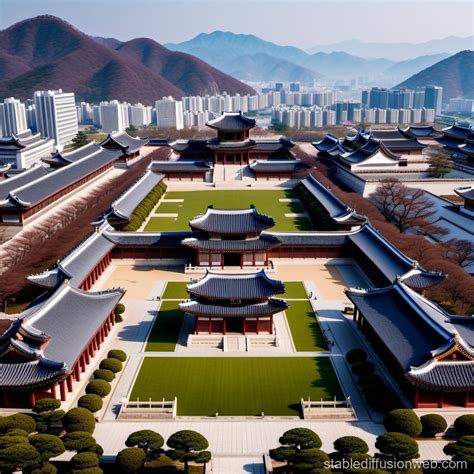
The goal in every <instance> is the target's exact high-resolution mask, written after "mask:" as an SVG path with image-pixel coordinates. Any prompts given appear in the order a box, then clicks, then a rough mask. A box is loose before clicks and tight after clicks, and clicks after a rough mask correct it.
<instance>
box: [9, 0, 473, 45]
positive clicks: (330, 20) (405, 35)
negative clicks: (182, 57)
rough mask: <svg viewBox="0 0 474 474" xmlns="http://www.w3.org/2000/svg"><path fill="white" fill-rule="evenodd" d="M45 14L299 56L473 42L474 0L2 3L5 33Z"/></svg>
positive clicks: (125, 31)
mask: <svg viewBox="0 0 474 474" xmlns="http://www.w3.org/2000/svg"><path fill="white" fill-rule="evenodd" d="M41 14H51V15H56V16H59V17H61V18H63V19H64V20H67V21H69V22H70V23H72V24H73V25H74V26H76V27H77V28H79V29H80V30H81V31H83V32H85V33H87V34H90V35H94V36H104V37H114V38H117V39H120V40H125V41H126V40H129V39H132V38H137V37H149V38H152V39H154V40H156V41H158V42H159V43H162V44H165V43H169V42H175V43H177V42H181V41H185V40H187V39H190V38H192V37H194V36H196V35H197V34H199V33H202V32H206V33H210V32H212V31H215V30H223V31H232V32H234V33H244V34H254V35H256V36H259V37H261V38H263V39H265V40H268V41H273V42H275V43H277V44H285V45H286V44H288V45H293V46H298V47H300V48H311V47H314V46H316V45H322V44H330V43H337V42H339V41H344V40H352V39H357V40H360V41H366V42H386V43H394V42H413V43H415V42H416V43H417V42H424V41H429V40H431V39H438V38H444V37H446V36H451V35H453V36H463V37H465V36H469V35H472V34H474V32H473V30H474V21H473V16H474V2H472V0H411V1H407V0H366V1H359V0H332V1H327V0H306V1H301V0H285V1H284V0H206V1H201V0H132V1H131V0H0V28H1V29H4V28H7V27H8V26H10V25H12V24H13V23H16V22H17V21H20V20H24V19H26V18H30V17H33V16H37V15H41Z"/></svg>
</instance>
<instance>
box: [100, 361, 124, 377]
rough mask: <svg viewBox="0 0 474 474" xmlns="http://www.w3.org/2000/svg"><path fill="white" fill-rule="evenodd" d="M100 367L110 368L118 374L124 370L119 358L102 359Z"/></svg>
mask: <svg viewBox="0 0 474 474" xmlns="http://www.w3.org/2000/svg"><path fill="white" fill-rule="evenodd" d="M99 367H100V368H101V369H106V370H110V371H112V372H113V373H114V374H116V373H117V372H120V371H121V370H122V362H120V361H119V360H118V359H104V360H103V361H101V363H100V365H99Z"/></svg>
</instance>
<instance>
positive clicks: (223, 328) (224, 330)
mask: <svg viewBox="0 0 474 474" xmlns="http://www.w3.org/2000/svg"><path fill="white" fill-rule="evenodd" d="M222 332H223V333H224V336H225V333H226V332H227V324H226V319H225V318H222ZM466 406H467V405H466Z"/></svg>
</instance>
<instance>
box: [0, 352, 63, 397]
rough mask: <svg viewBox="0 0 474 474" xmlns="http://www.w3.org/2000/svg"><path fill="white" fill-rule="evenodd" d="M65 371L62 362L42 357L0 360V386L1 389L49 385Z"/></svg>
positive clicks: (24, 388) (22, 388)
mask: <svg viewBox="0 0 474 474" xmlns="http://www.w3.org/2000/svg"><path fill="white" fill-rule="evenodd" d="M65 373H66V368H65V366H64V364H62V363H58V362H53V361H48V360H44V359H38V360H31V361H28V362H10V363H8V362H7V363H4V362H0V387H1V388H2V389H3V390H15V391H17V390H30V389H31V388H33V387H41V386H43V385H51V384H52V383H54V382H56V381H58V380H60V379H62V378H63V377H64V375H65Z"/></svg>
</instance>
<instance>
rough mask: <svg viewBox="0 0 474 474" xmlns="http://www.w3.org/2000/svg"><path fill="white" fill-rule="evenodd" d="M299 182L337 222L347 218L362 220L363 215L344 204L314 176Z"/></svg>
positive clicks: (344, 220)
mask: <svg viewBox="0 0 474 474" xmlns="http://www.w3.org/2000/svg"><path fill="white" fill-rule="evenodd" d="M301 183H302V184H303V185H304V187H305V188H306V189H307V190H308V191H309V192H310V193H311V194H312V195H313V196H314V198H315V199H316V200H317V201H318V202H319V203H320V204H321V206H323V207H324V209H325V210H326V212H327V213H328V214H329V216H330V217H331V219H334V220H335V221H336V222H337V223H342V222H346V221H349V220H357V221H361V222H362V221H364V220H365V218H364V217H363V216H360V215H358V214H357V213H356V212H355V210H354V209H351V208H350V207H349V206H346V205H345V204H344V203H343V202H342V201H341V200H340V199H339V198H338V197H337V196H336V195H335V194H333V193H332V192H331V191H330V190H329V189H328V188H326V187H325V186H323V185H322V184H321V183H320V182H319V181H318V180H317V179H316V178H315V177H314V176H308V177H307V178H305V179H303V180H302V181H301Z"/></svg>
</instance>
